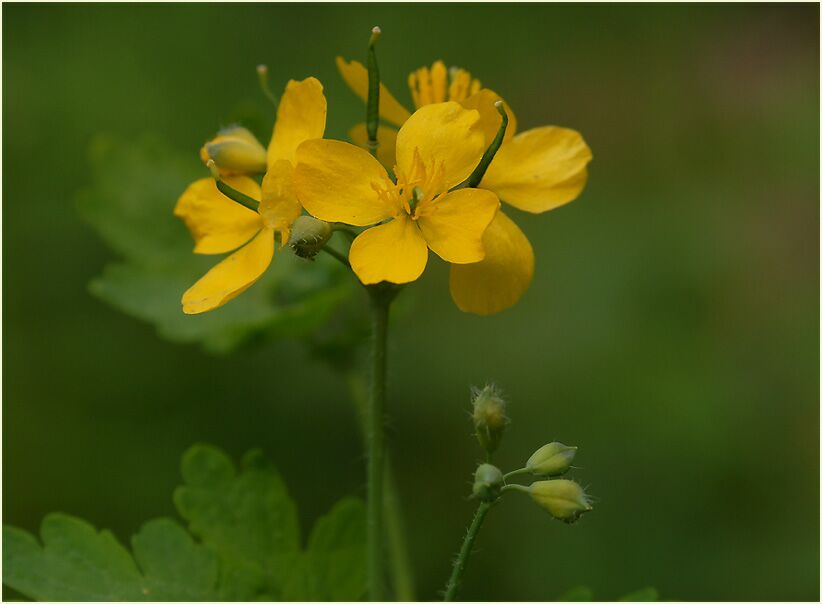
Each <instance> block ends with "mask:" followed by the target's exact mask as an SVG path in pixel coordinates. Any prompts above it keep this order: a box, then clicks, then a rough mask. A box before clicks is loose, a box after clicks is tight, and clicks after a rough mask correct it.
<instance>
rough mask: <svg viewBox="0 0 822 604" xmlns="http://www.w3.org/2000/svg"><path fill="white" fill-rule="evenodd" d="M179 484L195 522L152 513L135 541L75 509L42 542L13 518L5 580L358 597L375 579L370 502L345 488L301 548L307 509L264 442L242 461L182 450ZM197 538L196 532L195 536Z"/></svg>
mask: <svg viewBox="0 0 822 604" xmlns="http://www.w3.org/2000/svg"><path fill="white" fill-rule="evenodd" d="M182 473H183V481H184V485H182V486H180V487H179V488H178V489H177V490H176V491H175V493H174V501H175V504H176V505H177V508H178V510H179V512H180V514H181V515H182V516H183V517H184V518H185V519H186V520H187V521H188V523H189V531H190V533H189V532H188V531H186V530H185V529H184V528H182V527H181V526H180V525H179V524H178V523H177V522H176V521H174V520H171V519H167V518H159V519H156V520H151V521H149V522H147V523H146V524H145V525H143V527H142V528H141V529H140V532H139V533H137V534H136V535H134V536H133V537H132V539H131V546H132V552H131V553H130V552H129V551H128V550H127V549H126V548H125V547H123V546H122V545H121V544H120V543H119V542H118V541H117V539H116V538H115V537H114V535H112V534H111V533H110V532H108V531H99V532H98V531H97V530H96V529H95V528H94V527H93V526H91V525H90V524H88V523H87V522H85V521H83V520H80V519H77V518H73V517H71V516H67V515H65V514H50V515H48V516H46V518H45V519H44V520H43V523H42V526H41V529H40V537H41V539H42V545H41V544H40V543H38V541H37V539H36V538H35V537H34V536H33V535H31V534H29V533H28V532H26V531H23V530H20V529H18V528H14V527H4V529H3V546H4V547H3V582H4V583H5V584H6V585H8V586H9V587H11V588H13V589H15V590H17V591H19V592H20V593H22V594H24V595H26V596H28V597H31V598H34V599H37V600H63V601H77V600H93V601H98V600H116V601H120V600H133V601H162V600H166V601H169V600H171V601H181V600H183V601H203V600H206V601H208V600H261V599H264V600H272V599H283V600H358V599H360V598H361V597H362V596H363V594H364V593H365V589H366V564H365V510H364V507H363V505H362V503H361V502H360V501H359V500H356V499H351V498H348V499H344V500H342V501H340V502H339V503H338V504H337V505H335V506H334V508H332V510H331V511H330V512H329V513H328V514H327V515H326V516H324V517H322V518H320V519H319V520H317V523H316V524H315V526H314V529H313V531H312V532H311V535H310V537H309V539H308V544H307V547H306V548H305V549H303V548H302V547H301V543H300V531H299V526H298V521H297V510H296V507H295V505H294V502H293V501H292V500H291V498H290V497H289V495H288V491H287V489H286V487H285V485H284V483H283V481H282V479H281V478H280V476H279V474H278V473H277V472H276V470H275V469H274V468H273V467H272V466H271V465H269V464H268V463H267V462H266V461H265V460H264V459H263V458H262V456H261V454H260V453H259V452H257V451H252V452H250V453H248V454H246V456H245V457H244V458H243V462H242V464H241V469H240V471H239V472H238V471H237V469H236V468H235V467H234V464H233V463H232V462H231V460H230V459H229V458H228V457H227V456H226V455H225V454H224V453H222V452H221V451H219V450H217V449H215V448H213V447H209V446H206V445H197V446H194V447H192V448H191V449H189V450H188V451H187V452H186V454H185V455H184V456H183V463H182ZM192 535H193V537H196V538H198V539H199V542H198V541H195V539H194V538H193V537H192Z"/></svg>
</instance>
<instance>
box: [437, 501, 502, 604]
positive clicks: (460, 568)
mask: <svg viewBox="0 0 822 604" xmlns="http://www.w3.org/2000/svg"><path fill="white" fill-rule="evenodd" d="M492 505H494V504H493V503H488V502H486V501H483V502H482V503H480V504H479V507H478V508H477V513H476V514H474V521H473V522H471V526H470V527H469V528H468V533H467V534H466V535H465V540H464V541H463V542H462V549H460V553H459V556H457V560H456V562H454V570H453V571H452V572H451V578H450V579H448V584H447V585H446V586H445V601H446V602H453V601H454V599H455V598H456V597H457V592H458V591H459V588H460V584H461V583H462V574H463V573H464V572H465V565H466V564H468V558H469V557H470V556H471V551H472V549H473V547H474V540H475V539H476V538H477V534H478V533H479V530H480V527H481V526H482V522H483V520H485V515H486V514H487V513H488V510H490V509H491V506H492Z"/></svg>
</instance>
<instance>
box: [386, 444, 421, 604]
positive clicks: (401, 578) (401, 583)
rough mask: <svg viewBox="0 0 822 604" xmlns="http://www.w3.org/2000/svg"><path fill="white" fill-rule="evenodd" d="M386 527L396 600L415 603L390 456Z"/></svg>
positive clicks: (411, 574)
mask: <svg viewBox="0 0 822 604" xmlns="http://www.w3.org/2000/svg"><path fill="white" fill-rule="evenodd" d="M385 525H386V526H385V528H386V532H387V533H388V550H389V553H390V556H389V563H390V564H391V578H392V580H393V584H394V599H395V600H398V601H400V602H414V601H416V599H417V598H416V597H415V596H414V575H413V573H412V571H411V559H410V558H409V557H408V544H407V543H406V541H405V527H404V526H403V522H402V510H401V508H400V499H399V490H398V489H397V481H396V480H395V478H394V472H392V469H391V457H390V455H386V457H385Z"/></svg>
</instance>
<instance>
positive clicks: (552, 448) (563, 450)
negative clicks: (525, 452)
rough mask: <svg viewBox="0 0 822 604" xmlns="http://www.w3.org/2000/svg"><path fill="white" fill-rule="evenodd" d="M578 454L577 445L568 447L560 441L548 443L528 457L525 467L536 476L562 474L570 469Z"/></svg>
mask: <svg viewBox="0 0 822 604" xmlns="http://www.w3.org/2000/svg"><path fill="white" fill-rule="evenodd" d="M576 454H577V448H576V447H566V446H565V445H563V444H562V443H558V442H553V443H548V444H547V445H544V446H542V447H540V448H539V449H537V450H536V451H535V452H534V454H533V455H531V457H529V458H528V461H527V462H526V463H525V467H526V468H528V470H529V471H530V472H531V474H534V475H535V476H561V475H562V474H565V472H567V471H568V470H569V469H570V467H571V462H572V461H574V456H575V455H576Z"/></svg>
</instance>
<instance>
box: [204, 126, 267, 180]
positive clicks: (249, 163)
mask: <svg viewBox="0 0 822 604" xmlns="http://www.w3.org/2000/svg"><path fill="white" fill-rule="evenodd" d="M200 158H201V159H202V160H203V161H204V162H208V160H213V161H214V163H215V164H216V166H217V168H218V169H219V171H220V173H222V174H226V175H231V174H261V173H263V172H265V170H266V167H267V165H268V162H267V159H266V150H265V147H263V146H262V145H261V144H260V142H259V141H258V140H257V139H256V138H255V137H254V135H253V134H251V132H249V131H248V130H246V129H245V128H242V127H240V126H231V127H230V128H224V129H222V130H220V131H219V132H218V133H217V136H216V137H215V138H214V139H212V140H210V141H209V142H207V143H206V144H205V145H203V147H202V149H200Z"/></svg>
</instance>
